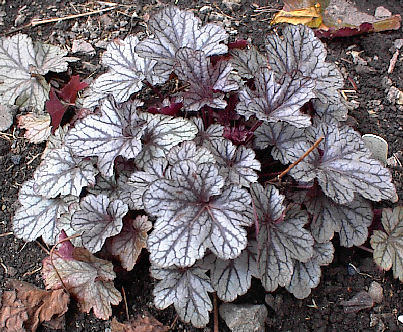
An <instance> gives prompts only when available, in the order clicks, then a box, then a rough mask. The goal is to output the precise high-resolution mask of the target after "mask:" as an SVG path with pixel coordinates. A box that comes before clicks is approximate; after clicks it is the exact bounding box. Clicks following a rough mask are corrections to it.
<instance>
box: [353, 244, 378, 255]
mask: <svg viewBox="0 0 403 332" xmlns="http://www.w3.org/2000/svg"><path fill="white" fill-rule="evenodd" d="M356 247H357V248H360V249H362V250H365V251H366V252H369V253H371V254H373V253H374V251H373V250H372V249H370V248H367V247H364V246H356Z"/></svg>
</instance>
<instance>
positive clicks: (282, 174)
mask: <svg viewBox="0 0 403 332" xmlns="http://www.w3.org/2000/svg"><path fill="white" fill-rule="evenodd" d="M324 138H325V137H324V136H321V137H319V138H318V140H317V141H316V142H315V144H314V145H312V146H311V147H310V148H309V149H308V151H306V152H305V153H304V154H303V155H302V156H301V157H299V158H298V160H297V161H295V162H293V163H292V164H291V165H290V166H288V167H287V169H286V170H285V171H283V172H281V174H279V175H278V176H277V179H278V181H280V180H281V178H282V177H283V176H284V175H286V174H287V173H288V172H289V171H291V169H293V168H294V167H295V166H296V165H298V164H299V163H300V162H301V161H302V160H304V159H305V158H306V156H307V155H308V154H310V153H311V152H312V151H313V150H315V149H316V148H317V147H318V145H319V143H320V142H322V140H323V139H324Z"/></svg>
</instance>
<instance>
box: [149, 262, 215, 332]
mask: <svg viewBox="0 0 403 332" xmlns="http://www.w3.org/2000/svg"><path fill="white" fill-rule="evenodd" d="M205 272H206V270H203V269H201V268H199V267H197V266H195V267H191V268H186V269H178V268H176V267H169V268H160V267H157V266H154V265H151V275H152V277H153V278H156V279H158V280H160V281H159V282H158V283H157V284H156V286H155V288H154V290H153V295H154V304H155V306H156V308H158V309H161V310H162V309H165V308H167V307H168V306H169V305H171V304H173V305H174V306H175V309H176V312H177V313H178V315H179V317H180V318H181V319H182V320H183V321H184V322H185V323H192V324H193V326H195V327H199V328H202V327H204V326H206V325H207V323H208V322H209V311H211V310H212V309H213V306H212V304H211V300H210V297H209V296H208V292H213V291H214V290H213V288H212V287H211V285H210V280H209V277H207V276H206V274H205Z"/></svg>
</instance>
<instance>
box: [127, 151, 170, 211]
mask: <svg viewBox="0 0 403 332" xmlns="http://www.w3.org/2000/svg"><path fill="white" fill-rule="evenodd" d="M167 167H168V162H167V160H166V158H155V159H153V160H149V161H148V162H146V163H145V164H144V167H143V171H135V172H133V173H132V174H131V176H130V177H129V179H128V180H127V185H128V187H129V190H130V199H131V201H132V202H133V209H135V210H142V209H144V204H143V195H144V192H145V191H146V190H147V189H148V187H149V186H150V184H151V183H152V182H154V181H156V180H159V179H163V178H165V172H166V170H167Z"/></svg>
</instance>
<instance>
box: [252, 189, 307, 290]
mask: <svg viewBox="0 0 403 332" xmlns="http://www.w3.org/2000/svg"><path fill="white" fill-rule="evenodd" d="M251 195H252V199H253V202H254V204H255V208H256V213H257V217H258V223H259V231H258V235H257V241H258V244H257V247H258V259H257V265H258V275H259V277H260V279H261V280H262V284H263V287H264V288H265V289H266V291H268V292H270V291H274V290H275V289H276V288H277V287H278V286H286V285H288V284H289V282H290V280H291V275H292V272H293V269H294V260H299V261H301V262H307V261H308V260H309V259H310V258H311V257H312V255H313V244H314V240H313V238H312V236H311V234H310V232H309V231H307V230H306V229H305V228H304V225H305V224H306V223H307V222H308V215H307V213H306V212H304V211H302V210H299V209H297V208H296V207H291V208H290V209H288V210H287V212H286V213H285V215H284V213H282V211H284V207H283V206H282V205H280V206H278V205H279V204H278V203H279V202H282V201H283V199H284V196H282V195H280V194H279V191H278V189H276V188H275V187H273V186H271V185H267V186H266V187H265V188H263V187H262V186H261V185H260V184H252V185H251ZM280 213H281V214H280ZM277 216H279V218H277V219H275V218H276V217H277Z"/></svg>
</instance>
